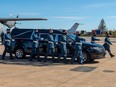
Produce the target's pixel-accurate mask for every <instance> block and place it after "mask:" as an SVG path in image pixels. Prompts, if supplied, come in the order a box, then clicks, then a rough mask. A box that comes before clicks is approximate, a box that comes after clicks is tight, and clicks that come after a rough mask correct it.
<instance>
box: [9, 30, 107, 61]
mask: <svg viewBox="0 0 116 87" xmlns="http://www.w3.org/2000/svg"><path fill="white" fill-rule="evenodd" d="M38 30H39V35H38V37H40V38H41V40H40V43H39V44H40V55H43V56H44V55H45V53H46V51H47V39H46V37H47V35H48V34H49V30H44V29H38ZM53 31H54V34H53V36H54V40H55V56H58V55H59V54H60V52H61V50H60V47H59V44H60V42H59V37H60V36H61V35H62V33H61V32H60V31H58V30H53ZM33 33H34V29H18V28H14V29H13V30H12V32H11V36H12V38H13V39H14V40H15V41H14V43H13V46H12V49H13V53H14V54H15V56H16V57H17V58H19V59H21V58H25V56H26V55H29V54H30V53H31V49H32V35H33ZM74 37H75V36H74V35H73V36H72V35H67V41H68V42H69V43H68V44H67V52H68V53H67V57H72V56H73V55H74V48H73V45H74ZM82 50H83V55H84V57H85V62H91V61H93V60H95V59H100V58H103V57H104V56H105V49H104V47H103V46H102V45H99V44H92V43H90V42H86V41H85V39H83V38H82Z"/></svg>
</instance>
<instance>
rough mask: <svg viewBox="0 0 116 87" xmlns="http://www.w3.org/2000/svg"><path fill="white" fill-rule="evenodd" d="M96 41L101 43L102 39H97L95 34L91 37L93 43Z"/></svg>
mask: <svg viewBox="0 0 116 87" xmlns="http://www.w3.org/2000/svg"><path fill="white" fill-rule="evenodd" d="M95 41H100V39H97V38H96V33H93V35H92V37H91V43H96V42H95Z"/></svg>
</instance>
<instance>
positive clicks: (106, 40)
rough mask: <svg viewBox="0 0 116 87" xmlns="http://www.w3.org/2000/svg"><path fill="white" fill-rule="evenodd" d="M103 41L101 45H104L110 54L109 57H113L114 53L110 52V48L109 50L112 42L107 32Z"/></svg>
mask: <svg viewBox="0 0 116 87" xmlns="http://www.w3.org/2000/svg"><path fill="white" fill-rule="evenodd" d="M104 42H105V43H104V44H103V46H104V48H105V50H106V51H108V53H109V54H110V57H114V56H115V55H113V54H112V53H111V50H110V45H112V43H111V41H110V35H109V34H106V37H105V40H104Z"/></svg>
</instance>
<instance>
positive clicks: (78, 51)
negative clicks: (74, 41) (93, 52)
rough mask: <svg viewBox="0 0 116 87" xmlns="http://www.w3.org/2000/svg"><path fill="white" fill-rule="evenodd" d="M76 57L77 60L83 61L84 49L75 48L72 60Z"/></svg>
mask: <svg viewBox="0 0 116 87" xmlns="http://www.w3.org/2000/svg"><path fill="white" fill-rule="evenodd" d="M75 58H77V60H78V61H79V63H81V64H82V63H83V54H82V50H77V49H76V50H75V53H74V56H73V57H72V58H71V62H74V61H75Z"/></svg>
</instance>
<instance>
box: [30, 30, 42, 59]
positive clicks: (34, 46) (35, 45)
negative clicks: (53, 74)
mask: <svg viewBox="0 0 116 87" xmlns="http://www.w3.org/2000/svg"><path fill="white" fill-rule="evenodd" d="M38 33H39V31H38V30H37V29H35V30H34V34H33V35H32V41H33V43H32V52H31V54H30V58H29V61H32V60H33V55H34V54H35V55H37V61H40V56H39V40H40V38H39V36H38Z"/></svg>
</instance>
